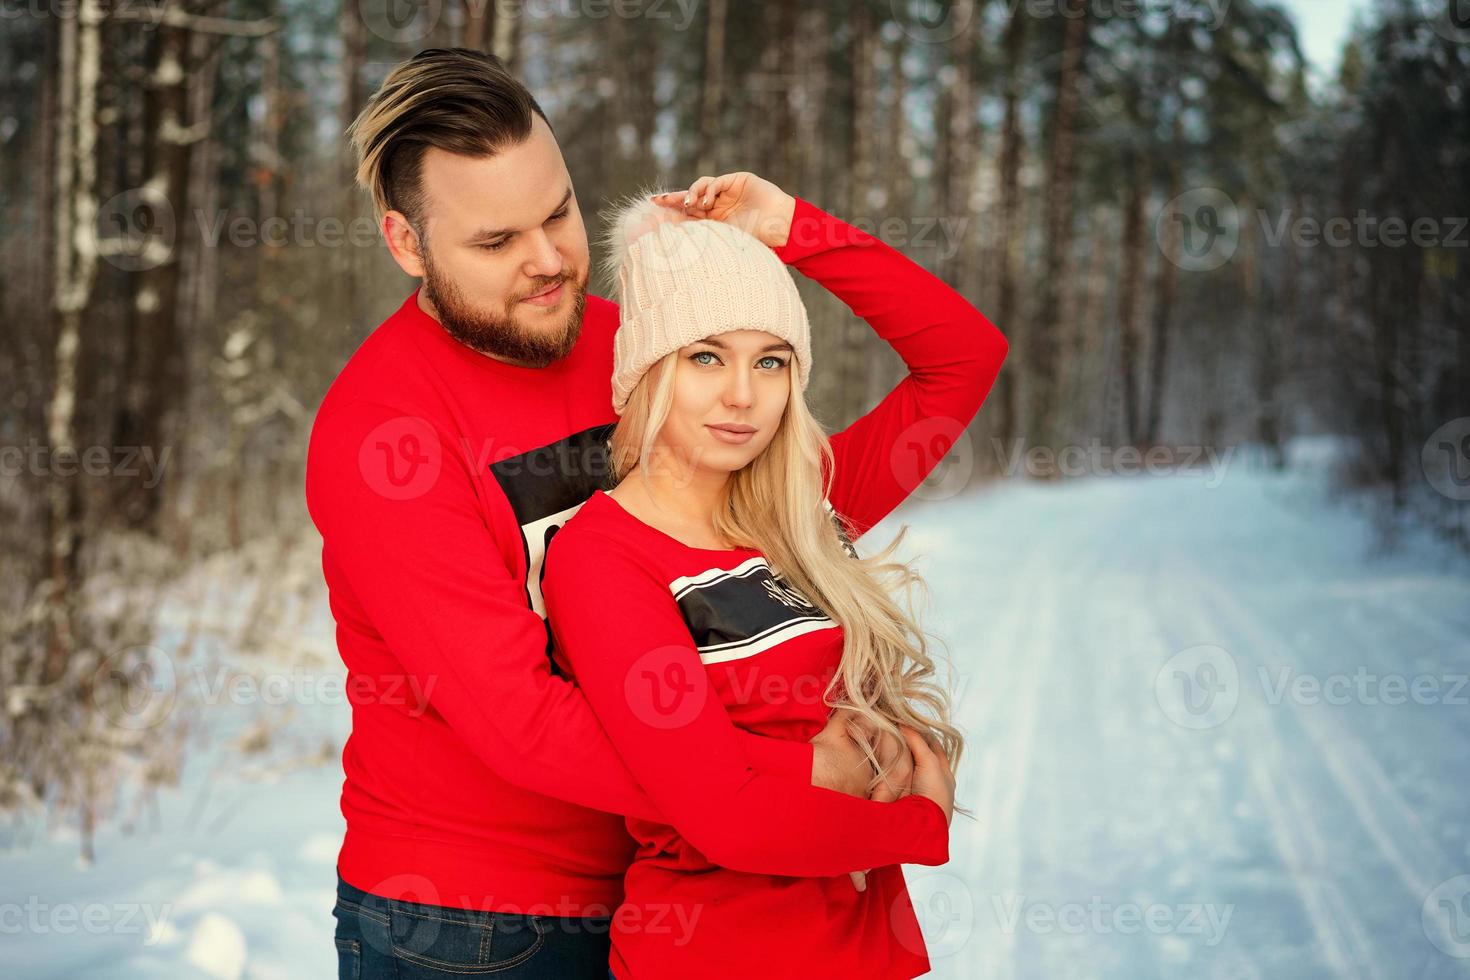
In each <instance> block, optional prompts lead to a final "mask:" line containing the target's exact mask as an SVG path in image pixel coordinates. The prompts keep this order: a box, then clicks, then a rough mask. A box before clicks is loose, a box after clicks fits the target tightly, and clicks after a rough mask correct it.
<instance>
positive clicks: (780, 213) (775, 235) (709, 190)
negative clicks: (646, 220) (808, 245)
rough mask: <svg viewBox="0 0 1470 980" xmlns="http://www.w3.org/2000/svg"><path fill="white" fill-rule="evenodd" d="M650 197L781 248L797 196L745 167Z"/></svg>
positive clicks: (789, 225) (692, 216)
mask: <svg viewBox="0 0 1470 980" xmlns="http://www.w3.org/2000/svg"><path fill="white" fill-rule="evenodd" d="M653 201H654V203H656V204H661V205H663V206H664V207H668V208H673V209H674V210H676V211H682V212H683V213H684V214H686V215H688V216H689V217H691V218H708V219H710V220H712V221H724V222H727V223H728V224H731V225H734V226H735V227H737V228H739V229H740V230H741V231H744V232H746V233H747V234H749V235H753V236H754V237H755V238H757V239H759V240H760V241H762V242H764V243H765V244H766V245H768V246H770V247H771V248H780V247H781V246H782V245H785V244H786V239H787V238H789V237H790V235H791V216H792V215H793V214H795V213H796V198H794V197H792V196H791V195H790V194H787V193H786V192H785V191H783V190H782V189H781V188H779V187H777V186H776V185H775V184H773V183H771V182H770V181H769V180H766V179H765V178H764V177H757V176H756V175H755V174H753V173H751V172H750V171H748V170H737V171H735V172H734V173H728V174H721V175H720V176H718V177H701V178H699V179H698V180H696V181H695V182H694V183H692V184H690V185H689V189H688V190H687V191H669V192H667V193H664V194H655V195H653Z"/></svg>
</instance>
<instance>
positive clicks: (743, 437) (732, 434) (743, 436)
mask: <svg viewBox="0 0 1470 980" xmlns="http://www.w3.org/2000/svg"><path fill="white" fill-rule="evenodd" d="M705 428H706V429H709V430H710V432H711V433H713V435H714V437H715V438H716V439H718V440H720V441H721V442H728V443H730V444H731V445H732V446H741V445H744V444H745V443H747V442H749V441H750V440H751V439H752V438H753V437H754V436H755V430H754V429H745V430H744V431H741V430H738V429H725V428H721V427H720V426H717V425H707V426H705Z"/></svg>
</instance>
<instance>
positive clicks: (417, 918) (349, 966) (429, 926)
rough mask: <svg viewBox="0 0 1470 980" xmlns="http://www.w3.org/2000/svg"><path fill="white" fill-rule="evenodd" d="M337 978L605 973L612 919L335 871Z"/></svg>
mask: <svg viewBox="0 0 1470 980" xmlns="http://www.w3.org/2000/svg"><path fill="white" fill-rule="evenodd" d="M332 914H333V915H335V916H336V917H337V932H336V936H335V937H334V938H335V940H336V944H337V976H338V978H339V980H447V978H449V977H466V976H476V975H481V974H485V975H489V974H494V975H495V976H496V977H497V980H603V978H604V977H608V978H611V977H612V971H611V970H609V969H608V965H607V959H608V951H609V949H610V948H611V943H610V940H609V938H608V931H609V927H610V926H611V923H612V920H611V919H610V918H608V917H607V916H602V917H592V918H561V917H558V916H551V915H515V914H511V913H508V912H477V911H473V910H470V909H456V908H445V907H443V906H439V905H419V904H417V903H415V902H403V901H398V900H396V899H388V898H380V897H378V896H377V895H372V894H369V893H367V892H365V891H362V890H360V889H357V888H354V887H353V886H351V885H349V884H348V883H347V882H345V881H343V880H342V876H341V875H338V876H337V904H336V907H335V908H333V909H332Z"/></svg>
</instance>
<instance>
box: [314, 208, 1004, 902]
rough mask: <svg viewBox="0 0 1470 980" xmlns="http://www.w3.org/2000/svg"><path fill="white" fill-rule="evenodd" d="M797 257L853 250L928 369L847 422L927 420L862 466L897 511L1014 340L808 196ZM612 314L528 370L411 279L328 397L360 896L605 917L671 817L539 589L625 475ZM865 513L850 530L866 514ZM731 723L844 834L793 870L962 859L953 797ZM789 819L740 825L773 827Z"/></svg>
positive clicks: (882, 312)
mask: <svg viewBox="0 0 1470 980" xmlns="http://www.w3.org/2000/svg"><path fill="white" fill-rule="evenodd" d="M776 251H777V254H778V255H779V256H780V257H781V258H782V260H783V261H785V262H787V263H789V264H791V265H793V266H794V267H795V268H796V269H798V270H800V271H803V272H808V271H809V270H813V269H816V268H819V267H821V268H824V269H830V270H836V269H838V268H841V267H849V266H850V268H851V271H850V273H848V274H847V280H848V282H849V285H850V289H849V290H848V291H847V292H845V293H844V292H839V295H842V296H843V298H844V299H845V300H847V301H848V302H849V305H852V306H854V309H856V310H857V312H859V314H860V315H864V316H865V317H867V318H868V319H869V321H870V323H872V325H873V326H874V329H876V330H877V331H878V332H879V333H880V335H882V336H883V337H884V338H885V339H886V340H888V341H889V343H891V344H892V345H893V346H894V348H895V349H896V350H898V352H899V353H900V355H902V356H903V357H904V359H905V361H906V362H907V363H908V364H909V367H910V371H911V373H910V376H909V377H908V378H906V379H905V380H904V381H903V382H902V383H901V384H900V385H899V386H898V388H897V389H895V391H894V392H892V393H890V394H889V396H888V398H887V399H885V405H886V404H889V403H890V402H892V401H894V400H895V399H897V400H899V401H901V402H903V403H904V404H905V405H908V406H909V408H908V409H906V410H905V411H904V412H902V413H899V414H895V413H892V412H888V413H885V414H884V415H883V416H882V417H881V420H879V419H875V416H873V415H870V416H865V417H864V419H862V420H859V421H858V422H857V423H855V424H854V426H852V427H850V429H849V430H848V431H849V432H852V431H854V430H857V431H861V429H862V427H864V426H868V427H871V426H874V425H882V426H884V427H885V431H887V429H888V427H890V426H894V425H897V428H894V429H893V430H892V432H891V434H892V436H893V437H894V443H893V444H894V445H895V446H897V445H898V444H899V443H900V442H901V441H902V440H900V438H899V437H900V436H901V435H903V434H904V430H906V429H907V430H909V431H908V436H909V437H910V438H911V439H912V438H914V437H916V436H922V438H918V439H917V440H916V442H915V445H913V446H912V447H907V446H906V447H905V448H911V449H912V450H913V456H912V459H906V458H905V459H901V458H900V456H899V455H894V456H892V457H891V458H890V457H887V456H885V457H884V458H882V459H877V458H874V459H863V460H855V461H854V467H855V469H856V471H855V472H854V474H853V478H854V479H855V480H857V481H858V482H860V483H862V484H864V485H865V486H870V487H871V495H870V497H869V498H868V500H869V503H870V504H871V505H872V506H873V507H874V508H875V511H874V512H876V509H877V508H882V509H883V512H884V513H886V512H887V510H888V509H891V508H892V507H893V506H896V504H897V503H898V502H899V501H901V500H902V499H903V497H904V496H906V495H907V493H908V492H909V491H910V490H912V488H913V486H915V485H917V483H918V482H919V481H921V480H922V479H923V478H924V476H925V475H927V473H928V472H929V471H930V469H932V467H933V465H934V464H935V462H937V460H938V459H939V458H941V457H942V456H943V455H944V453H945V452H947V451H948V448H949V442H950V441H951V440H952V439H953V437H954V435H955V434H956V433H957V432H958V430H959V429H960V428H962V427H963V425H964V424H965V423H966V422H967V421H968V420H969V419H970V417H971V416H973V414H974V412H975V410H976V409H977V408H978V407H979V404H980V402H981V400H983V398H984V396H985V394H986V392H987V391H988V390H989V388H990V385H991V383H992V382H993V380H994V378H995V375H996V373H997V371H998V370H999V365H1000V362H1001V360H1002V358H1003V356H1004V353H1005V341H1004V339H1003V338H1002V337H1001V336H1000V334H999V332H998V331H996V330H995V328H994V327H993V326H991V325H990V324H989V322H988V321H987V320H985V318H984V317H983V316H981V315H980V314H978V313H976V312H975V311H974V310H973V308H971V307H970V306H969V305H968V304H967V303H965V302H964V300H963V299H962V298H960V297H959V296H957V295H956V294H954V293H953V292H952V291H950V290H949V289H948V288H947V287H945V286H944V285H943V284H942V283H940V282H939V281H938V280H937V279H934V278H933V277H932V276H929V275H928V274H927V273H925V272H923V270H921V269H919V268H918V267H917V266H913V265H912V264H911V263H907V260H902V261H903V262H904V263H905V266H904V268H903V269H901V270H900V269H898V268H897V267H896V266H894V265H893V264H892V263H891V260H890V261H889V262H887V263H882V262H880V264H881V265H883V268H884V269H885V270H886V273H887V274H885V275H884V276H881V277H880V279H879V281H877V282H873V283H865V282H864V279H865V277H866V274H865V271H864V269H865V267H866V269H867V273H872V272H876V271H877V270H876V269H873V268H871V267H870V266H867V265H866V261H867V259H868V257H869V256H870V255H872V256H878V255H884V256H887V255H888V253H891V251H892V250H890V249H888V248H887V246H885V245H882V244H881V243H879V242H876V241H875V240H874V239H872V238H870V237H869V236H867V235H865V234H864V233H862V232H860V231H857V230H856V229H854V228H852V227H851V226H849V225H846V224H845V223H843V222H841V221H838V220H837V219H835V218H833V217H831V216H830V215H827V214H825V213H824V212H822V211H820V210H818V209H817V208H815V207H813V206H812V205H810V204H809V203H807V202H805V201H802V200H798V202H797V208H796V212H795V216H794V220H793V225H792V232H791V237H790V240H789V241H788V243H787V244H786V245H785V246H784V247H782V248H780V249H777V250H776ZM892 254H893V255H897V253H892ZM899 258H900V259H901V257H899ZM834 274H835V271H834ZM829 278H830V277H829V276H827V275H823V276H822V281H823V282H824V283H826V284H828V286H829V288H833V289H834V291H838V290H837V289H836V288H835V286H834V285H833V284H832V283H831V282H829ZM616 326H617V307H616V306H615V305H614V304H612V303H609V302H607V301H606V300H603V299H599V298H597V297H592V296H589V297H588V299H587V308H586V314H585V317H584V322H583V330H582V336H581V338H580V339H579V340H578V342H577V345H576V347H575V349H574V350H573V351H572V353H571V354H570V355H568V356H567V357H566V358H564V359H562V360H561V361H558V362H557V363H555V364H553V365H551V366H549V367H547V368H543V369H530V368H520V367H514V366H511V365H507V364H504V363H502V362H499V361H496V360H494V359H492V358H489V357H485V356H483V355H480V354H477V353H475V352H473V351H471V350H469V349H468V348H465V347H464V346H462V345H461V344H459V343H457V342H456V341H454V340H453V339H452V338H450V337H449V336H448V335H447V334H446V333H445V332H444V330H443V329H442V327H440V325H439V324H438V323H437V322H436V321H435V320H433V319H432V318H431V317H429V316H428V315H427V314H425V313H424V312H423V311H422V310H421V309H420V308H419V306H418V296H417V294H415V295H413V296H410V297H409V298H408V299H407V300H406V301H405V302H404V303H403V305H402V306H401V307H400V308H399V309H398V311H397V312H396V313H394V314H393V315H392V316H391V317H389V318H388V320H386V321H385V322H384V323H383V324H382V325H381V326H380V327H379V328H378V329H377V330H375V331H374V332H373V334H372V335H371V336H369V337H368V339H367V340H366V341H365V342H364V343H363V345H362V346H361V347H360V348H359V349H358V351H357V352H356V353H355V354H354V355H353V357H352V358H351V360H350V361H349V362H348V364H347V365H346V366H345V367H344V368H343V370H342V372H341V374H340V375H339V376H338V378H337V380H336V381H335V382H334V383H333V385H332V387H331V389H330V390H329V391H328V393H327V396H326V398H325V399H324V401H323V403H322V406H321V408H320V410H319V412H318V414H317V419H316V424H315V426H314V428H313V430H312V437H311V445H310V449H309V453H308V462H307V480H306V483H307V486H306V492H307V503H308V507H309V509H310V511H311V515H312V519H313V520H314V521H315V523H316V526H317V528H318V530H319V531H320V532H321V534H322V539H323V549H322V564H323V570H324V573H325V575H326V579H327V585H328V589H329V593H330V599H331V606H332V611H333V615H334V617H335V618H336V622H337V641H338V647H339V649H340V651H341V654H342V658H343V661H344V662H345V663H346V665H347V669H348V690H349V697H350V700H351V702H352V705H353V719H352V734H351V737H350V738H349V740H348V742H347V745H346V747H345V748H344V750H343V768H344V770H345V776H346V779H345V782H344V786H343V793H342V812H343V814H344V816H345V817H346V819H347V835H346V839H345V841H344V843H343V847H342V852H341V854H340V856H339V859H338V868H339V871H340V872H341V874H342V876H343V878H344V879H346V880H347V881H348V882H349V883H350V884H352V885H355V886H356V887H358V888H361V889H363V890H365V891H369V892H372V893H374V894H377V895H381V896H383V897H387V898H400V899H405V900H410V901H416V902H423V903H428V904H435V905H446V906H455V907H462V908H475V909H481V910H491V911H509V912H516V911H520V912H527V911H529V912H533V913H540V914H548V915H569V916H592V915H606V914H609V913H610V912H611V911H612V909H613V908H614V907H616V905H617V904H618V902H619V901H620V900H621V898H622V885H623V883H622V876H623V872H624V871H625V870H626V869H627V867H628V864H629V861H630V859H631V857H632V854H633V841H632V840H631V838H630V837H629V836H628V834H627V832H626V830H625V828H624V825H623V819H622V816H620V815H626V816H632V817H635V818H640V819H644V820H650V821H662V820H665V819H666V818H665V817H664V815H663V813H662V811H661V809H660V808H659V806H658V805H657V804H656V803H655V802H654V801H653V800H651V799H650V798H649V796H648V794H647V793H646V792H645V791H644V790H643V788H642V787H641V786H640V784H639V781H638V780H637V779H636V778H635V777H634V775H633V774H632V773H631V772H630V771H629V768H628V766H627V765H626V764H625V763H624V761H623V759H622V757H621V755H620V753H619V752H618V751H617V750H616V749H615V748H614V747H613V745H612V743H611V742H610V741H609V739H608V736H607V734H606V732H605V731H604V730H603V728H602V725H601V724H600V723H599V721H598V720H597V718H596V716H595V715H594V714H593V712H592V709H591V707H590V706H589V705H588V703H587V700H586V698H585V696H584V695H583V693H582V692H581V691H580V690H579V689H578V688H577V687H576V686H575V685H574V684H573V683H572V682H571V681H570V680H569V679H568V678H567V677H566V676H565V673H564V671H563V670H562V669H560V667H559V666H558V665H557V663H556V660H555V657H554V656H553V654H552V651H551V649H550V639H549V632H548V629H547V625H546V621H545V619H544V614H545V605H544V602H543V600H542V595H541V577H542V565H543V558H544V556H545V554H546V546H547V543H548V542H549V540H550V538H551V535H552V534H554V533H555V532H556V530H557V529H558V528H559V527H561V526H562V525H563V524H565V523H566V521H567V520H568V519H570V517H571V516H572V515H573V514H574V513H576V511H577V510H578V508H579V507H580V506H581V505H582V504H583V503H584V502H585V501H586V500H587V498H588V497H589V496H590V495H591V494H592V493H593V492H594V491H596V490H598V489H603V488H606V487H607V486H608V482H609V481H608V470H609V467H608V458H607V450H606V444H605V441H606V439H607V437H608V435H609V434H610V432H611V428H612V424H613V422H614V421H615V419H616V416H615V415H614V413H613V412H612V407H611V376H612V341H613V334H614V332H615V330H616ZM910 410H912V411H916V412H917V414H912V415H911V412H910ZM901 417H911V419H912V420H913V421H912V422H911V423H903V422H902V418H901ZM928 418H939V419H941V424H940V429H941V430H944V431H943V432H942V433H941V434H940V435H939V437H938V438H937V439H936V438H935V437H934V435H935V434H934V433H931V432H929V431H928V429H929V428H932V426H930V425H929V423H927V422H920V421H919V420H921V419H928ZM944 418H947V419H949V420H952V422H953V424H945V423H943V421H942V420H943V419H944ZM915 423H917V428H912V429H911V428H910V426H911V425H913V424H915ZM919 429H923V430H924V431H923V432H922V433H921V432H919V431H918V430H919ZM841 438H842V436H841V435H840V434H839V436H838V437H836V438H834V444H838V443H839V442H840V440H841ZM897 451H898V450H895V452H897ZM833 502H834V504H837V501H835V500H834V501H833ZM838 509H839V512H840V511H841V508H840V507H839V508H838ZM844 516H846V517H848V518H849V525H850V527H851V528H852V530H853V532H854V533H861V531H862V530H866V526H867V524H868V523H870V522H868V521H865V520H864V519H863V517H862V515H844ZM731 734H732V737H733V738H734V739H735V744H736V745H738V746H739V751H738V753H737V754H735V755H731V756H729V757H728V758H727V759H726V763H727V764H729V765H731V766H733V767H737V768H738V770H739V773H745V774H746V776H747V777H748V776H750V775H752V774H754V773H762V774H768V775H769V776H771V777H776V778H767V779H763V780H762V785H763V786H767V787H769V789H768V790H766V792H768V793H769V794H771V795H770V797H769V799H770V800H771V801H772V804H771V805H775V804H776V803H777V802H778V803H779V806H780V808H781V812H782V813H783V814H784V815H785V816H786V817H787V818H789V820H790V821H791V822H790V823H789V824H788V825H787V826H792V827H806V828H811V827H817V826H820V827H822V828H823V829H822V832H821V834H820V835H814V836H812V837H810V838H808V839H806V840H804V841H803V842H802V846H803V847H804V848H805V849H806V850H807V852H808V853H809V854H810V855H811V858H810V862H809V864H808V865H807V866H806V867H808V868H811V869H815V870H800V871H798V872H796V873H801V874H830V875H838V874H841V873H842V872H844V871H848V870H856V869H860V868H867V867H881V866H883V865H887V864H897V863H901V862H907V863H920V864H940V863H943V862H944V860H946V858H947V847H948V839H947V833H945V832H944V831H945V828H944V826H943V815H942V813H941V812H940V811H939V809H938V807H937V806H934V805H933V804H932V803H930V802H929V801H927V800H922V799H919V798H909V799H906V800H905V801H900V803H894V804H881V803H872V802H870V801H866V800H856V799H853V798H850V797H846V796H844V795H842V794H840V793H835V792H832V791H829V790H825V789H822V788H819V787H813V786H811V785H810V775H811V761H812V749H811V746H810V744H808V743H807V742H806V741H805V740H797V739H788V738H775V737H765V736H762V735H757V734H754V733H751V732H747V731H743V730H738V729H732V732H731ZM739 773H736V775H737V776H738V775H739ZM720 803H721V801H719V800H711V801H709V804H710V806H711V807H718V806H719V805H720ZM780 830H781V828H780V827H767V828H763V829H762V833H761V834H760V835H752V834H751V833H750V828H749V827H745V828H743V831H744V834H745V835H746V836H751V837H752V838H759V837H761V836H769V835H772V834H775V833H778V832H780ZM753 843H754V845H755V846H758V847H759V846H766V845H765V844H763V842H762V841H761V840H759V839H756V840H754V842H753Z"/></svg>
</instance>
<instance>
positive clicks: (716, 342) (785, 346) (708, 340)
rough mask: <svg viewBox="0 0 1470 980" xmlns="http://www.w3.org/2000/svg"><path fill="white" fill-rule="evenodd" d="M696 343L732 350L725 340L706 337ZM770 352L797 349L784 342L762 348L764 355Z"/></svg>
mask: <svg viewBox="0 0 1470 980" xmlns="http://www.w3.org/2000/svg"><path fill="white" fill-rule="evenodd" d="M695 343H697V344H706V345H708V346H710V347H718V348H719V349H720V350H729V349H730V348H729V346H728V345H726V344H725V342H724V341H723V340H716V339H715V338H714V337H706V338H704V339H703V340H697V341H695ZM768 350H789V351H794V350H795V348H794V347H792V346H791V345H790V344H788V343H787V342H786V341H784V340H783V341H781V342H779V343H775V344H767V345H766V346H764V347H762V348H761V353H762V354H764V353H765V352H766V351H768Z"/></svg>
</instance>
